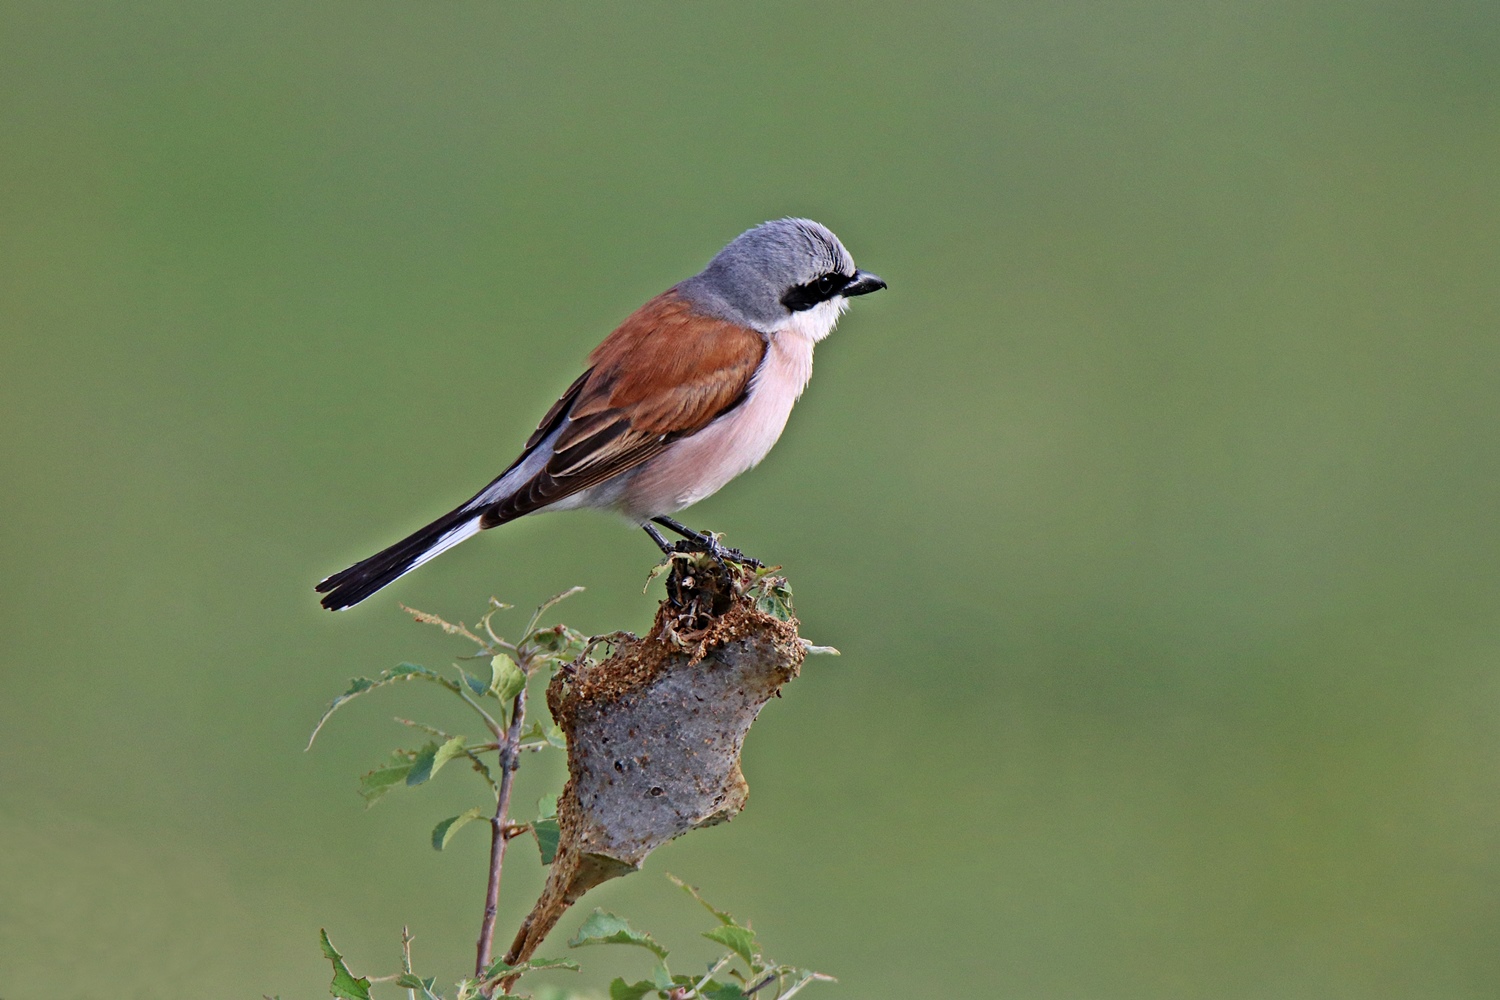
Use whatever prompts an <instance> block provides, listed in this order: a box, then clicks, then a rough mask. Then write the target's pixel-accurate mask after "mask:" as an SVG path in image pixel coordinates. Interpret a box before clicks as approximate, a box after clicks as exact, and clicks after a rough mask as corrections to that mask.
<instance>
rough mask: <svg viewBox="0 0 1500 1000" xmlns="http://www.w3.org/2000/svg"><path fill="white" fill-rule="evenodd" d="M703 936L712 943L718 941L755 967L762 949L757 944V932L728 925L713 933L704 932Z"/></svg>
mask: <svg viewBox="0 0 1500 1000" xmlns="http://www.w3.org/2000/svg"><path fill="white" fill-rule="evenodd" d="M703 936H704V937H706V938H708V939H709V940H710V941H717V942H718V943H719V944H722V945H723V946H724V947H726V948H728V949H729V950H730V951H732V952H734V953H735V954H736V955H738V956H740V958H743V959H744V960H745V962H746V963H747V964H749V965H751V966H754V965H755V959H756V956H757V955H758V954H759V953H760V948H759V947H757V945H756V943H755V932H754V931H752V930H750V929H749V928H747V927H739V926H737V925H734V924H727V925H725V926H723V927H715V928H714V929H713V930H711V931H704V932H703Z"/></svg>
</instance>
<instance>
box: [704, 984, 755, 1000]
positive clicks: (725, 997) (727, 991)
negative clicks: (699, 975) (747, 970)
mask: <svg viewBox="0 0 1500 1000" xmlns="http://www.w3.org/2000/svg"><path fill="white" fill-rule="evenodd" d="M700 995H701V996H702V997H703V998H704V1000H745V991H744V990H742V989H740V987H739V986H738V985H736V984H735V983H720V982H710V983H709V984H708V985H707V986H705V987H703V992H702V993H701V994H700Z"/></svg>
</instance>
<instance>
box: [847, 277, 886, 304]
mask: <svg viewBox="0 0 1500 1000" xmlns="http://www.w3.org/2000/svg"><path fill="white" fill-rule="evenodd" d="M884 287H885V282H884V281H881V280H880V276H879V275H877V274H871V273H870V272H869V271H855V272H854V277H853V278H851V279H850V280H849V284H847V285H845V286H844V287H843V289H842V290H841V291H840V292H839V294H840V295H842V296H844V298H846V299H852V298H854V296H856V295H869V294H870V293H871V292H878V291H880V290H881V289H882V288H884Z"/></svg>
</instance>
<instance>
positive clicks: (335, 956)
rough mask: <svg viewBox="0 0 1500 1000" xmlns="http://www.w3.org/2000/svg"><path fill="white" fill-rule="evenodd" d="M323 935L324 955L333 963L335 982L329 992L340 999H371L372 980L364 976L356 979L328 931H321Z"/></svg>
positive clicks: (330, 986)
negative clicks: (335, 947) (329, 938)
mask: <svg viewBox="0 0 1500 1000" xmlns="http://www.w3.org/2000/svg"><path fill="white" fill-rule="evenodd" d="M319 933H320V934H321V935H322V937H323V957H324V958H326V959H328V961H330V962H332V963H333V982H332V983H331V984H330V985H329V987H328V992H329V993H330V994H332V995H333V996H336V997H338V998H339V1000H370V981H369V980H368V979H366V978H365V977H364V976H360V977H359V978H358V979H355V978H354V976H353V975H352V974H351V973H350V972H349V967H348V966H346V965H345V964H344V956H343V955H340V954H339V953H338V951H337V950H335V949H334V947H333V942H332V941H329V940H328V932H327V931H319Z"/></svg>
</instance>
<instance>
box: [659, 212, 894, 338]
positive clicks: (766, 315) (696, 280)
mask: <svg viewBox="0 0 1500 1000" xmlns="http://www.w3.org/2000/svg"><path fill="white" fill-rule="evenodd" d="M677 287H678V291H679V292H680V293H681V294H683V295H685V296H687V297H688V298H689V299H691V300H693V302H694V303H695V304H697V305H699V306H700V307H702V308H704V309H705V310H706V311H708V312H711V313H713V314H715V315H718V316H721V317H723V318H724V319H728V320H731V321H733V322H736V323H741V324H743V325H745V326H748V327H753V328H754V329H757V330H760V331H762V332H765V333H776V332H779V331H781V330H785V329H796V330H798V331H800V332H802V333H804V334H806V335H807V336H810V337H811V338H812V339H813V340H821V339H822V338H823V337H826V336H827V335H828V334H829V333H830V332H831V331H832V330H833V325H834V323H836V322H837V321H838V318H839V316H840V315H841V314H842V313H843V311H844V310H845V309H846V308H848V301H849V299H851V298H853V297H855V296H856V295H867V294H869V293H870V292H874V291H879V290H880V289H882V288H884V287H885V282H884V281H882V280H880V278H879V277H877V276H876V275H873V274H871V273H870V272H868V271H861V270H859V269H858V268H856V267H855V266H854V258H853V257H851V256H849V251H848V250H845V249H844V244H842V243H840V242H839V238H838V237H837V236H835V235H833V233H832V232H830V231H829V229H828V228H827V227H826V226H822V225H819V224H818V223H816V222H813V221H812V220H811V219H776V220H775V221H772V222H763V223H761V224H760V225H758V226H756V227H755V228H754V229H749V230H746V231H745V232H743V233H741V234H740V235H739V236H737V237H735V238H734V240H733V241H732V242H731V243H730V244H729V245H728V246H726V247H725V248H724V249H723V250H720V251H719V252H718V253H717V254H715V255H714V259H713V260H711V261H709V262H708V266H707V267H706V268H704V269H703V271H702V272H701V273H700V274H697V275H695V276H694V277H692V278H689V279H688V280H687V281H684V282H683V283H682V284H681V285H679V286H677Z"/></svg>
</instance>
